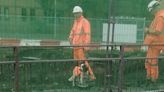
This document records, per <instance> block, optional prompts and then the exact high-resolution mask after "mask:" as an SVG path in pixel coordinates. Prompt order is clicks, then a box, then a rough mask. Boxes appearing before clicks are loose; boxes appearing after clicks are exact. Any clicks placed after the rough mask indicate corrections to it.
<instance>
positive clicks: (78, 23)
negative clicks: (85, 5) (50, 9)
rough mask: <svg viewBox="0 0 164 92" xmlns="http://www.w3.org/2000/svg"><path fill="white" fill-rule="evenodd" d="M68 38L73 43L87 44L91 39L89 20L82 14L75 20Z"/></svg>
mask: <svg viewBox="0 0 164 92" xmlns="http://www.w3.org/2000/svg"><path fill="white" fill-rule="evenodd" d="M69 38H70V40H71V44H73V45H85V44H89V43H90V40H91V37H90V23H89V21H88V20H87V19H85V18H84V17H83V16H81V17H80V18H79V19H77V20H75V21H74V24H73V27H72V30H71V32H70V36H69Z"/></svg>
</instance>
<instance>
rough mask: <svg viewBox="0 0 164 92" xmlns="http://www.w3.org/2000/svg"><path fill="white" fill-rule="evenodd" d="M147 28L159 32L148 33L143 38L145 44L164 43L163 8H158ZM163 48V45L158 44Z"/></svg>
mask: <svg viewBox="0 0 164 92" xmlns="http://www.w3.org/2000/svg"><path fill="white" fill-rule="evenodd" d="M149 29H152V30H154V31H156V32H160V34H159V35H153V34H148V35H147V36H146V38H145V40H144V43H145V44H161V43H162V44H164V10H160V11H159V12H157V14H156V15H155V18H154V20H153V21H152V23H151V25H150V27H149ZM159 47H160V49H164V46H159Z"/></svg>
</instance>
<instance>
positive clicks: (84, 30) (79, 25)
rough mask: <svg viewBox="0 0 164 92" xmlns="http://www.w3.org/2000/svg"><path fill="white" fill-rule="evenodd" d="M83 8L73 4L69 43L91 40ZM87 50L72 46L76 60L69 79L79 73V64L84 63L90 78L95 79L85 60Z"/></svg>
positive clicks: (84, 42)
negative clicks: (73, 18)
mask: <svg viewBox="0 0 164 92" xmlns="http://www.w3.org/2000/svg"><path fill="white" fill-rule="evenodd" d="M82 13H83V10H82V8H81V7H80V6H75V7H74V8H73V14H74V16H75V20H74V24H73V27H72V30H71V32H70V36H69V41H70V44H71V45H88V44H89V43H90V41H91V37H90V36H91V32H90V31H91V30H90V23H89V21H88V20H87V19H86V18H84V17H83V15H82ZM88 50H89V47H86V46H85V47H73V57H74V59H75V60H77V65H76V66H75V68H74V70H73V75H72V76H71V77H70V78H69V81H72V80H74V79H75V77H76V76H79V75H80V74H81V68H80V66H81V64H84V65H85V66H86V68H87V71H88V72H89V75H90V78H91V79H92V80H95V79H96V78H95V76H94V74H93V71H92V69H91V67H90V65H89V63H88V61H82V60H85V59H86V57H85V52H86V51H88Z"/></svg>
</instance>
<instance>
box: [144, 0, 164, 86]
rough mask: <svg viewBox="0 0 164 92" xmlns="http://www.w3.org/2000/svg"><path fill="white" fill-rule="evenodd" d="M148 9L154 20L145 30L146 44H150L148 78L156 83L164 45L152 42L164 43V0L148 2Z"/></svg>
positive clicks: (147, 66)
mask: <svg viewBox="0 0 164 92" xmlns="http://www.w3.org/2000/svg"><path fill="white" fill-rule="evenodd" d="M148 11H149V12H150V13H151V14H153V15H154V16H155V17H154V20H153V21H152V22H151V24H150V26H149V28H148V29H147V30H145V33H146V37H145V40H144V44H147V45H148V50H147V55H146V57H147V59H146V62H145V68H146V72H147V75H146V77H147V79H148V80H150V81H151V82H153V83H155V82H156V81H157V79H158V72H159V71H158V56H159V54H160V52H161V50H162V49H164V46H162V45H158V46H157V45H156V46H155V45H152V44H164V0H152V1H151V2H150V3H149V4H148Z"/></svg>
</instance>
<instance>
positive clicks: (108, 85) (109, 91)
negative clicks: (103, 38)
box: [104, 0, 114, 92]
mask: <svg viewBox="0 0 164 92" xmlns="http://www.w3.org/2000/svg"><path fill="white" fill-rule="evenodd" d="M108 10H109V11H108V31H107V42H106V44H107V47H106V57H107V58H110V57H112V50H113V46H111V51H109V43H110V40H109V34H110V28H111V27H110V24H111V21H112V19H111V18H112V17H111V16H112V15H113V0H109V9H108ZM112 24H113V22H112ZM113 42H114V25H112V43H113ZM111 77H112V61H111V60H108V61H107V67H106V76H105V79H106V80H105V90H104V91H105V92H112V88H111Z"/></svg>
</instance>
